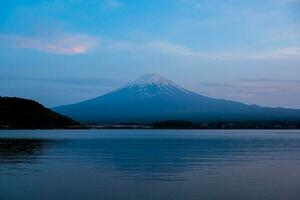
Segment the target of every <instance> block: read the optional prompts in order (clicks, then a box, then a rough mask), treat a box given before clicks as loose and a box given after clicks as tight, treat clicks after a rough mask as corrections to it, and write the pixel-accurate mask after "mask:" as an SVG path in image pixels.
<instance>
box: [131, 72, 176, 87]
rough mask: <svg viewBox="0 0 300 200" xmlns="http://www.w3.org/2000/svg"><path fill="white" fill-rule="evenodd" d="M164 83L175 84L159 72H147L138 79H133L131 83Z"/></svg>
mask: <svg viewBox="0 0 300 200" xmlns="http://www.w3.org/2000/svg"><path fill="white" fill-rule="evenodd" d="M157 84H158V85H164V84H173V83H172V82H171V81H169V80H168V79H166V78H164V77H162V76H161V75H159V74H156V73H152V74H146V75H143V76H141V77H140V78H138V79H137V80H135V81H133V82H132V83H131V84H130V85H131V86H133V85H135V86H136V85H157Z"/></svg>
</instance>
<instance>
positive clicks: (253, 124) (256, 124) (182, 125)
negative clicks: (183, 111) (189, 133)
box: [152, 120, 300, 129]
mask: <svg viewBox="0 0 300 200" xmlns="http://www.w3.org/2000/svg"><path fill="white" fill-rule="evenodd" d="M152 128H154V129H300V121H231V122H228V121H226V122H198V123H193V122H190V121H175V120H174V121H172V120H171V121H163V122H157V123H153V124H152Z"/></svg>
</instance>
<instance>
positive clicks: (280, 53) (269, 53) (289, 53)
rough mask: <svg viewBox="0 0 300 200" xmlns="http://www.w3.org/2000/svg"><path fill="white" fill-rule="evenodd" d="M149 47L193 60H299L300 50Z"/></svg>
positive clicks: (177, 46) (283, 48) (160, 45)
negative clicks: (203, 50)
mask: <svg viewBox="0 0 300 200" xmlns="http://www.w3.org/2000/svg"><path fill="white" fill-rule="evenodd" d="M150 46H153V47H154V48H157V49H158V50H160V51H161V52H162V53H166V54H172V55H176V56H190V57H194V58H203V59H212V60H280V59H300V48H298V47H282V48H278V49H271V50H265V51H256V52H245V51H244V52H243V51H241V52H237V51H236V52H212V53H210V52H199V51H195V50H192V49H190V48H188V47H185V46H183V45H178V44H172V43H165V42H159V43H154V44H152V45H150Z"/></svg>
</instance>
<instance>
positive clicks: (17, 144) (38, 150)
mask: <svg viewBox="0 0 300 200" xmlns="http://www.w3.org/2000/svg"><path fill="white" fill-rule="evenodd" d="M55 143H56V142H55V141H54V140H45V139H43V140H41V139H16V138H12V139H0V174H10V175H16V174H17V173H21V174H28V173H31V172H35V171H37V170H35V169H34V168H33V166H35V165H37V164H38V163H40V161H41V158H42V157H43V156H44V155H46V154H47V151H48V150H49V149H50V148H52V146H53V145H54V144H55Z"/></svg>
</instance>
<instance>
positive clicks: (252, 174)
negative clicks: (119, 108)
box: [0, 130, 300, 200]
mask: <svg viewBox="0 0 300 200" xmlns="http://www.w3.org/2000/svg"><path fill="white" fill-rule="evenodd" d="M0 199H1V200H41V199H43V200H62V199H72V200H94V199H95V200H96V199H97V200H99V199H104V200H115V199H116V200H118V199H126V200H144V199H145V200H148V199H149V200H175V199H179V200H185V199H187V200H194V199H195V200H200V199H201V200H202V199H203V200H214V199H216V200H235V199H236V200H258V199H259V200H260V199H261V200H269V199H270V200H277V199H278V200H299V199H300V131H285V130H282V131H274V130H268V131H263V130H251V131H250V130H249V131H246V130H234V131H231V130H227V131H214V130H66V131H63V130H59V131H56V130H49V131H0Z"/></svg>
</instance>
